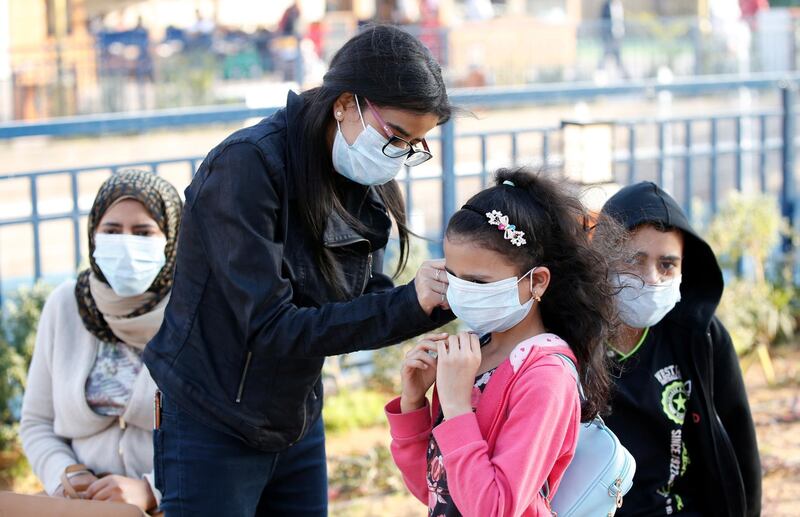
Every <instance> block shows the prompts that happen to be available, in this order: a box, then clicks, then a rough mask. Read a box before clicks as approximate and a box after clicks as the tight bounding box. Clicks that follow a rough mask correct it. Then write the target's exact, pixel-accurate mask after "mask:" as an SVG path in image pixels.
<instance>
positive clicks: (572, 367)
mask: <svg viewBox="0 0 800 517" xmlns="http://www.w3.org/2000/svg"><path fill="white" fill-rule="evenodd" d="M550 355H554V356H556V357H558V358H559V359H561V360H562V361H563V362H564V364H566V365H567V366H569V369H570V371H571V372H572V376H573V377H575V384H577V385H578V395H580V397H581V402H583V401H584V400H586V394H585V393H584V392H583V386H582V385H581V379H580V374H579V373H578V369H577V368H576V367H575V363H574V362H572V359H570V357H569V356H568V355H564V354H560V353H558V352H556V353H555V354H550Z"/></svg>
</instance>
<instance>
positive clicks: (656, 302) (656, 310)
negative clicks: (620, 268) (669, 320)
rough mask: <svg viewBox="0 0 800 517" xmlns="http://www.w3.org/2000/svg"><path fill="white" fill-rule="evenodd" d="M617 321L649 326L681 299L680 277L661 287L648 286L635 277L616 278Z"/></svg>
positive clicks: (643, 326) (662, 317)
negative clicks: (617, 289)
mask: <svg viewBox="0 0 800 517" xmlns="http://www.w3.org/2000/svg"><path fill="white" fill-rule="evenodd" d="M616 285H617V287H618V288H619V292H618V293H617V295H616V302H617V310H618V311H619V318H620V319H621V320H622V322H623V323H625V324H626V325H628V326H629V327H633V328H637V329H643V328H647V327H652V326H653V325H655V324H657V323H658V322H659V321H661V320H662V319H664V317H665V316H666V315H667V314H669V312H670V311H671V310H672V309H673V308H674V307H675V305H677V304H678V302H679V301H680V300H681V276H680V275H679V276H677V277H675V278H673V279H670V280H668V281H667V282H663V283H660V284H647V283H645V282H644V281H643V280H642V279H641V278H639V277H637V276H635V275H629V274H619V275H617V278H616Z"/></svg>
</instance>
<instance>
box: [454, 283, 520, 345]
mask: <svg viewBox="0 0 800 517" xmlns="http://www.w3.org/2000/svg"><path fill="white" fill-rule="evenodd" d="M534 269H535V268H534ZM529 274H530V275H531V287H532V284H533V278H532V276H533V269H531V270H530V271H528V272H527V273H526V274H524V275H522V277H521V278H519V279H518V278H517V277H512V278H506V279H505V280H500V281H499V282H492V283H490V284H477V283H475V282H467V281H466V280H461V279H460V278H457V277H455V276H453V275H451V274H450V273H447V280H448V281H449V283H450V285H449V287H448V288H447V303H449V304H450V308H451V309H452V310H453V313H454V314H455V315H456V316H458V318H459V319H460V320H461V321H463V322H464V323H466V324H467V326H468V327H469V328H470V329H472V330H473V331H475V332H476V333H478V334H480V335H481V336H483V335H485V334H489V333H491V332H505V331H506V330H508V329H510V328H512V327H514V326H515V325H517V323H519V322H520V321H522V320H523V319H525V316H527V315H528V313H529V312H530V311H531V307H533V297H531V299H530V300H528V301H527V302H526V303H524V304H523V303H520V301H519V290H518V288H517V284H519V282H520V281H521V280H522V279H523V278H525V277H526V276H528V275H529Z"/></svg>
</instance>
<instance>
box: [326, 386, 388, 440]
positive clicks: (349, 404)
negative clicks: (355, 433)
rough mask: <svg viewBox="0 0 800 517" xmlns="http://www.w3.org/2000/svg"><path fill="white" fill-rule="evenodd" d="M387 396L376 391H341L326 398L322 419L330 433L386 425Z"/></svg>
mask: <svg viewBox="0 0 800 517" xmlns="http://www.w3.org/2000/svg"><path fill="white" fill-rule="evenodd" d="M386 402H387V399H386V395H384V394H383V393H378V392H375V391H370V390H364V389H358V390H341V391H340V392H338V393H336V394H334V395H331V396H328V397H326V398H325V406H324V409H323V410H322V418H323V420H324V422H325V430H326V431H328V432H344V431H352V430H353V429H357V428H359V427H371V426H375V425H380V424H383V423H385V417H384V414H383V407H384V405H385V404H386Z"/></svg>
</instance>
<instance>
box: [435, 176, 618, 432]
mask: <svg viewBox="0 0 800 517" xmlns="http://www.w3.org/2000/svg"><path fill="white" fill-rule="evenodd" d="M506 181H510V182H512V183H513V186H510V185H505V184H503V182H506ZM496 183H497V185H496V186H494V187H491V188H488V189H486V190H483V191H481V192H479V193H478V194H477V195H475V196H473V197H472V198H471V199H470V200H469V201H468V202H467V204H468V205H470V206H471V207H475V208H477V209H478V210H479V211H480V212H484V211H485V212H491V211H492V210H499V211H500V212H502V213H503V214H504V215H507V216H508V219H509V222H510V223H512V224H514V225H515V226H516V227H517V230H521V231H523V232H525V240H526V241H527V243H526V244H524V245H522V246H515V245H513V244H511V242H510V241H508V240H506V239H505V238H504V234H503V232H502V231H498V229H497V227H496V226H492V225H490V224H488V222H487V218H486V217H485V216H484V215H481V213H478V212H476V211H473V210H470V209H461V210H459V211H458V212H456V213H455V214H454V215H453V217H452V218H451V219H450V223H449V224H448V226H447V232H446V235H447V237H448V238H451V237H452V238H458V237H460V236H463V237H467V238H469V239H470V241H472V242H475V243H478V244H480V245H482V246H484V247H485V248H487V249H490V250H493V251H496V252H498V253H500V254H502V255H503V256H505V257H506V258H507V259H508V260H509V261H510V262H511V263H512V264H514V265H516V266H518V267H519V270H520V273H522V272H525V271H528V270H530V269H532V268H534V267H536V266H546V267H547V268H548V269H549V270H550V272H551V277H550V285H549V287H548V289H547V292H546V293H545V295H544V296H542V301H541V302H540V305H539V310H540V311H541V314H542V320H543V322H544V326H545V328H547V330H548V331H549V332H553V333H555V334H557V335H559V336H560V337H561V338H562V339H564V340H565V341H566V342H567V343H569V345H570V348H572V350H573V352H574V353H575V356H576V357H577V359H578V371H579V372H580V375H581V382H582V383H583V388H584V390H585V392H586V400H585V401H584V402H583V404H582V408H581V420H583V421H587V420H589V419H591V418H593V417H594V416H595V415H597V414H598V413H600V412H602V411H605V410H606V407H607V400H608V395H609V390H610V385H611V381H610V378H609V374H608V368H607V364H606V361H607V359H606V354H605V343H606V340H607V339H608V337H609V336H610V334H611V332H612V331H613V330H614V329H615V327H616V326H617V323H616V311H615V310H614V303H613V299H612V297H613V295H614V294H615V292H616V290H615V287H614V286H613V284H612V283H611V281H610V272H611V266H610V261H609V257H613V256H615V253H614V251H613V249H614V248H618V245H619V240H618V239H619V237H620V236H621V235H622V229H621V228H620V227H619V226H618V225H616V226H615V225H613V224H608V225H606V224H604V225H602V228H603V234H602V235H601V234H600V233H599V228H601V227H600V226H598V227H597V229H594V231H593V232H591V233H590V229H591V228H590V227H589V224H588V221H589V220H590V215H589V214H588V212H587V211H586V209H585V208H584V206H583V204H582V203H581V202H580V201H579V200H578V199H577V198H576V197H575V196H573V195H571V194H570V193H568V192H567V191H566V190H565V188H563V186H562V184H560V183H557V182H556V181H554V180H552V179H549V178H547V177H545V176H544V175H543V174H541V173H540V174H535V173H532V172H531V171H529V170H526V169H524V168H523V169H515V170H508V169H501V170H499V171H498V172H497V175H496ZM601 217H602V216H601ZM617 230H618V231H617Z"/></svg>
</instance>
